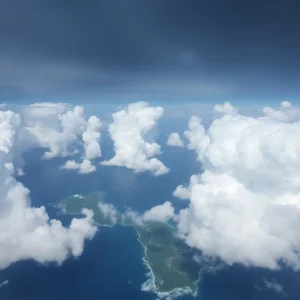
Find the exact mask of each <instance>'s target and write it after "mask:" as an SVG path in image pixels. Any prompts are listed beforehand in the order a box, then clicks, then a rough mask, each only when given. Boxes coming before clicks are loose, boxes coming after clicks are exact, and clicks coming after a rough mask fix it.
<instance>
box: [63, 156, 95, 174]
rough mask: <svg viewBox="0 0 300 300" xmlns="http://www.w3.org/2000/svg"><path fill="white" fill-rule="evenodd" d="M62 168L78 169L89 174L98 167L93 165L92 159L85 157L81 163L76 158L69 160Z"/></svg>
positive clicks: (81, 172)
mask: <svg viewBox="0 0 300 300" xmlns="http://www.w3.org/2000/svg"><path fill="white" fill-rule="evenodd" d="M62 168H63V169H67V170H78V172H79V173H80V174H89V173H92V172H95V171H96V167H95V166H94V165H92V163H91V161H90V160H88V159H84V160H83V161H82V162H81V163H77V162H76V161H75V160H68V161H66V163H65V164H64V165H63V166H62Z"/></svg>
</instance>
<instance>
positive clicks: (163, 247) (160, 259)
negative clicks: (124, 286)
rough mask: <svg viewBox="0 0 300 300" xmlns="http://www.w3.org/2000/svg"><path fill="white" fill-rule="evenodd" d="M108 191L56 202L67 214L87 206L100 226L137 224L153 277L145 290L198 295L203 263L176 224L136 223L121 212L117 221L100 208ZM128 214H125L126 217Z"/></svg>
mask: <svg viewBox="0 0 300 300" xmlns="http://www.w3.org/2000/svg"><path fill="white" fill-rule="evenodd" d="M105 198H106V194H105V193H103V192H93V193H91V194H89V195H85V196H82V195H73V196H71V197H69V198H67V199H64V200H62V201H60V202H58V203H57V204H56V206H57V207H58V208H60V209H61V210H63V212H64V213H66V214H80V213H81V210H82V209H83V208H88V209H91V210H93V212H94V221H95V223H96V224H98V225H99V226H112V225H115V224H119V225H122V226H134V228H135V229H136V231H137V235H138V240H139V242H140V243H141V244H142V245H143V247H144V249H145V257H144V262H145V264H146V266H147V267H148V268H149V274H148V275H149V280H148V281H147V282H146V283H145V284H144V285H143V287H142V288H143V289H144V290H153V291H154V292H156V293H158V294H161V295H164V294H167V293H176V294H179V295H182V294H186V293H191V294H193V295H196V292H197V280H198V277H199V271H200V266H199V264H198V263H197V262H196V261H195V259H194V255H195V252H194V251H193V250H192V249H191V248H190V247H188V246H187V245H186V244H185V243H184V241H182V240H181V239H180V238H178V237H177V236H176V227H175V226H174V224H166V223H160V222H153V221H147V222H144V224H140V225H138V224H135V223H133V221H132V219H131V218H129V217H126V216H125V215H124V214H123V213H121V212H117V213H116V218H115V222H114V223H112V220H111V218H109V217H107V216H105V215H104V214H103V213H102V212H101V210H100V209H99V207H98V205H99V203H100V202H101V203H105ZM124 216H125V217H124Z"/></svg>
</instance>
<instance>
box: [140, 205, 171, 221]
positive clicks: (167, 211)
mask: <svg viewBox="0 0 300 300" xmlns="http://www.w3.org/2000/svg"><path fill="white" fill-rule="evenodd" d="M173 217H174V208H173V206H172V204H171V202H169V201H167V202H165V203H164V204H161V205H157V206H154V207H152V208H151V209H149V210H147V211H146V212H145V213H144V214H143V216H142V219H143V220H144V221H155V222H166V221H167V220H169V219H172V218H173Z"/></svg>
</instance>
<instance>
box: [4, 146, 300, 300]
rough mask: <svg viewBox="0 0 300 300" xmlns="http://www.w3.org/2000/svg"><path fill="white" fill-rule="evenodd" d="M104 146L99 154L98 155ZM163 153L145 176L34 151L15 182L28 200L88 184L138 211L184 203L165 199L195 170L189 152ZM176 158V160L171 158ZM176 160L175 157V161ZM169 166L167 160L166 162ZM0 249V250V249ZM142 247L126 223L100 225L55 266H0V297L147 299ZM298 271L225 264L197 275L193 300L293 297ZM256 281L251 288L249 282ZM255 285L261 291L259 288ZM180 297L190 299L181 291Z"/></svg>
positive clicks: (38, 201)
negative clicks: (76, 168) (165, 169)
mask: <svg viewBox="0 0 300 300" xmlns="http://www.w3.org/2000/svg"><path fill="white" fill-rule="evenodd" d="M105 151H106V150H105V147H104V155H106V154H105ZM166 151H169V152H165V153H164V154H163V161H164V162H165V163H166V164H167V165H169V166H171V167H172V171H171V173H170V174H168V175H166V176H162V177H159V178H155V177H152V176H151V175H149V174H146V173H143V174H134V173H133V172H131V171H130V170H127V169H125V168H114V167H99V169H98V171H97V172H96V173H93V174H90V175H87V176H85V175H78V174H75V172H67V171H61V170H59V166H60V164H61V162H62V161H60V160H59V159H56V160H52V161H41V160H36V155H40V153H39V152H35V153H31V154H30V155H28V157H27V159H26V161H27V162H28V163H27V166H26V168H25V172H26V176H24V177H23V178H22V181H23V183H24V184H25V185H26V186H27V187H28V188H29V189H30V190H31V198H32V204H33V205H35V206H40V205H46V204H47V203H51V202H55V201H59V200H61V199H63V198H65V197H68V196H70V195H73V194H86V193H89V192H91V191H95V190H102V191H104V192H106V193H107V200H108V201H109V202H111V203H113V204H114V205H116V206H117V207H118V208H119V209H124V208H125V207H127V206H130V207H134V208H135V209H136V210H139V211H144V210H146V209H149V208H150V207H152V206H154V205H157V204H161V203H163V202H164V201H167V200H171V201H173V202H174V205H175V206H176V207H177V208H180V207H182V206H184V205H186V202H182V201H179V200H177V199H173V198H172V196H171V195H172V191H173V190H174V188H175V187H176V186H177V185H178V184H180V183H183V182H187V181H188V179H189V176H190V175H191V174H194V173H196V172H199V169H198V167H197V166H195V163H194V156H193V154H192V153H191V152H187V150H184V149H174V148H171V149H170V150H167V149H166ZM178 161H180V164H178ZM175 162H176V163H175ZM171 164H173V165H171ZM47 211H48V213H49V214H50V216H51V217H59V218H61V219H62V221H63V222H64V223H66V224H68V223H69V222H70V219H71V217H70V216H58V215H57V211H56V210H55V209H54V208H52V207H51V206H47ZM0 251H1V250H0ZM142 258H143V248H142V246H141V245H140V244H139V243H138V241H137V235H136V232H135V230H134V228H133V227H122V226H115V227H113V228H101V229H100V230H99V232H98V233H97V235H96V237H95V239H94V240H93V241H89V242H87V244H86V248H85V251H84V253H83V255H82V256H81V257H80V258H78V259H69V260H67V261H66V262H65V263H64V264H63V265H62V266H61V267H57V266H55V265H48V266H39V265H38V264H36V263H34V262H31V261H30V262H19V263H17V264H15V265H13V266H11V267H10V268H8V269H6V270H3V271H0V283H1V282H3V281H4V280H9V283H8V284H6V285H5V286H2V287H1V288H0V298H1V299H8V300H15V299H17V300H19V299H30V300H40V299H46V300H47V299H49V300H50V299H51V300H52V299H56V300H60V299H64V300H65V299H72V300H77V299H94V298H96V299H130V300H138V299H142V300H143V299H149V300H150V299H155V298H156V297H155V295H154V294H152V293H147V292H142V291H141V284H142V283H143V282H145V280H146V279H147V277H146V273H147V268H146V267H145V265H144V264H143V261H142ZM262 278H266V279H267V280H272V279H273V278H274V279H276V280H277V281H278V282H280V283H281V284H282V285H283V286H284V289H285V292H286V294H287V296H283V295H280V294H277V293H275V292H274V291H272V290H268V289H266V288H264V284H263V280H262ZM299 282H300V276H299V274H298V273H294V272H293V271H291V270H289V269H283V270H281V271H279V272H275V273H274V272H270V271H267V270H262V269H255V268H252V269H247V268H244V267H238V266H235V267H230V268H229V267H228V268H225V269H223V270H221V271H219V272H218V273H217V274H215V275H214V274H208V273H206V274H205V273H204V275H203V278H202V280H201V282H200V284H199V296H198V297H197V298H198V299H208V300H241V299H243V300H269V299H270V300H276V299H292V300H294V299H295V300H299V295H300V286H299V284H298V283H299ZM255 286H256V287H255ZM260 289H261V290H260ZM183 298H184V299H192V298H191V297H190V296H184V297H183Z"/></svg>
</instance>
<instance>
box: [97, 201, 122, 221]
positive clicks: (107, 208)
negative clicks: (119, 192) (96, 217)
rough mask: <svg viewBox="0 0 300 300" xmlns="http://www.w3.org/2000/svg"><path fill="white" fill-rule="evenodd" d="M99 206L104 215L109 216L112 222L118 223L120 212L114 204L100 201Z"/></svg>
mask: <svg viewBox="0 0 300 300" xmlns="http://www.w3.org/2000/svg"><path fill="white" fill-rule="evenodd" d="M98 208H99V209H100V211H101V212H102V213H103V215H104V217H105V218H108V219H109V220H110V221H111V223H112V224H116V223H117V215H118V212H117V210H116V209H115V207H114V206H113V205H112V204H108V203H102V202H99V203H98Z"/></svg>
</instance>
